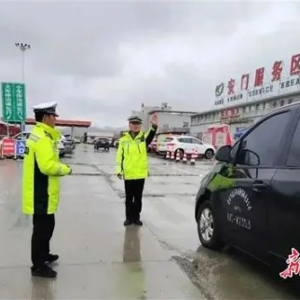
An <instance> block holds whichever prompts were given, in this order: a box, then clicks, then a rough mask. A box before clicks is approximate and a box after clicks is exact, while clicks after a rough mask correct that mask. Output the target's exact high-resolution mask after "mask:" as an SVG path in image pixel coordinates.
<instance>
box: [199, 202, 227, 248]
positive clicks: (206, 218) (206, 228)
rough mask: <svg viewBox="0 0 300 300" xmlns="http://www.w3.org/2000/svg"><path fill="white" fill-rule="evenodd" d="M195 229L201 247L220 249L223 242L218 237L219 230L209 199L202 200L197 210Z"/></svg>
mask: <svg viewBox="0 0 300 300" xmlns="http://www.w3.org/2000/svg"><path fill="white" fill-rule="evenodd" d="M197 229H198V236H199V240H200V242H201V244H202V246H203V247H205V248H208V249H212V250H220V249H222V248H223V247H224V242H223V241H222V240H221V238H220V230H219V229H218V226H216V222H215V213H214V208H213V206H212V204H211V202H210V201H208V200H207V201H204V202H203V203H202V204H201V205H200V207H199V209H198V212H197Z"/></svg>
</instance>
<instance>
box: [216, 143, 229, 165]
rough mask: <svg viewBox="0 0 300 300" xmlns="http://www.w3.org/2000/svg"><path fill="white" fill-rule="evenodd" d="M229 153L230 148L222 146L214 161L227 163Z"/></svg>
mask: <svg viewBox="0 0 300 300" xmlns="http://www.w3.org/2000/svg"><path fill="white" fill-rule="evenodd" d="M230 153H231V146H228V145H226V146H222V147H221V148H219V149H218V150H217V152H216V156H215V158H216V160H217V161H221V162H229V161H230Z"/></svg>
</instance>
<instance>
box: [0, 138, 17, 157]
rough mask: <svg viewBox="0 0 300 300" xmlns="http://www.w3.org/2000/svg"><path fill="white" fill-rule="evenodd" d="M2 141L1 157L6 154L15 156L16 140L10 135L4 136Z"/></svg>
mask: <svg viewBox="0 0 300 300" xmlns="http://www.w3.org/2000/svg"><path fill="white" fill-rule="evenodd" d="M1 142H2V145H1V157H2V158H3V157H4V156H14V155H15V140H14V139H11V138H8V137H4V138H3V139H2V141H1Z"/></svg>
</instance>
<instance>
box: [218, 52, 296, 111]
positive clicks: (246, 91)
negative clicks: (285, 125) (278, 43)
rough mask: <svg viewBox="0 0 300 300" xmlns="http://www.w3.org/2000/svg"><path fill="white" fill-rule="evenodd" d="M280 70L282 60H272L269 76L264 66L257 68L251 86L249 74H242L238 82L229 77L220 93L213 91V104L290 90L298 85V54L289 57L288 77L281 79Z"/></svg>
mask: <svg viewBox="0 0 300 300" xmlns="http://www.w3.org/2000/svg"><path fill="white" fill-rule="evenodd" d="M282 71H283V61H275V62H274V64H273V66H272V70H271V73H270V75H269V76H270V78H269V77H268V75H267V74H266V70H265V68H263V67H262V68H259V69H257V70H256V71H255V73H254V78H253V86H252V87H250V88H249V85H250V74H243V75H242V76H241V80H240V83H238V82H237V81H236V80H235V79H234V78H231V79H230V80H229V81H228V83H227V85H225V88H224V89H222V93H220V92H219V93H215V96H216V100H215V105H220V104H225V103H231V102H236V101H239V100H243V99H245V100H246V99H250V100H251V99H254V100H259V99H257V98H256V97H258V98H259V97H261V98H262V97H268V96H270V97H271V96H277V95H278V94H282V93H288V92H291V91H290V90H289V89H295V88H297V87H300V77H299V75H300V54H296V55H293V56H292V58H291V61H290V68H289V71H290V74H289V77H287V78H286V79H283V78H282ZM295 75H297V76H295ZM293 76H295V77H293ZM266 80H269V81H270V82H271V83H267V84H266ZM220 86H224V83H221V84H220V85H218V87H220ZM226 87H227V89H226ZM218 91H220V89H219V90H218ZM295 91H296V90H295Z"/></svg>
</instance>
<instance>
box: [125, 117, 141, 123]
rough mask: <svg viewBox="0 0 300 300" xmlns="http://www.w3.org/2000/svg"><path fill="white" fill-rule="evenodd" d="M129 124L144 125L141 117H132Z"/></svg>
mask: <svg viewBox="0 0 300 300" xmlns="http://www.w3.org/2000/svg"><path fill="white" fill-rule="evenodd" d="M128 121H129V123H140V124H142V122H143V120H142V119H141V118H140V117H139V116H131V117H129V118H128Z"/></svg>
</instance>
